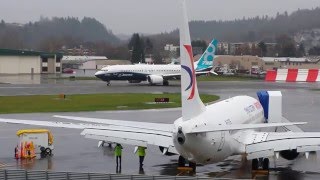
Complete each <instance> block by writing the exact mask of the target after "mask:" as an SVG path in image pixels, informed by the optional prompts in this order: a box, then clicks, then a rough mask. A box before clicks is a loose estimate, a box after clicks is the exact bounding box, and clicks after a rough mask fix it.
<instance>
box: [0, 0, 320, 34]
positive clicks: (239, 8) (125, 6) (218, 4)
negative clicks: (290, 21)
mask: <svg viewBox="0 0 320 180" xmlns="http://www.w3.org/2000/svg"><path fill="white" fill-rule="evenodd" d="M187 6H188V14H189V19H190V20H230V19H235V18H242V17H243V16H245V17H254V16H257V15H260V16H262V15H269V16H274V15H276V13H277V12H284V11H288V12H289V13H291V12H292V11H294V10H297V9H298V8H300V9H306V8H308V9H311V8H314V7H317V6H320V0H187ZM178 10H179V8H178V2H177V0H0V19H3V20H5V21H6V22H17V23H26V22H29V21H36V20H39V18H40V16H44V17H53V16H58V17H67V16H73V17H79V18H83V17H84V16H87V17H94V18H96V19H97V20H99V21H100V22H102V23H103V24H105V25H106V27H107V28H108V29H111V30H112V31H113V32H114V33H115V34H119V33H125V34H131V33H133V32H141V33H159V32H164V31H171V30H173V29H175V28H176V27H178V19H179V18H178V17H177V16H178V15H179V14H178V13H179V12H178Z"/></svg>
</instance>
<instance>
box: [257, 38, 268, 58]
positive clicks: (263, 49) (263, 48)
mask: <svg viewBox="0 0 320 180" xmlns="http://www.w3.org/2000/svg"><path fill="white" fill-rule="evenodd" d="M258 47H259V48H260V51H261V53H260V54H259V56H260V57H264V56H266V54H267V45H266V43H265V42H263V41H261V42H259V44H258Z"/></svg>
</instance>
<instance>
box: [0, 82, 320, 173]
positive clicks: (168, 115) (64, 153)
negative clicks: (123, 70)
mask: <svg viewBox="0 0 320 180" xmlns="http://www.w3.org/2000/svg"><path fill="white" fill-rule="evenodd" d="M171 84H173V85H172V86H169V87H164V86H148V85H147V84H127V83H126V82H112V85H111V86H106V84H105V83H104V82H102V81H70V82H69V81H67V83H66V82H62V83H49V84H26V85H21V84H20V85H19V84H1V85H0V95H30V94H60V93H65V94H74V93H108V92H119V93H128V92H148V93H150V92H152V93H162V92H179V91H180V83H179V82H178V81H176V82H171ZM198 84H199V90H200V92H202V93H210V94H217V95H220V96H221V99H225V98H228V97H232V96H234V95H250V96H253V97H256V92H257V91H258V90H262V89H266V90H281V91H282V93H283V114H284V116H285V117H286V118H288V119H289V120H291V121H294V122H298V121H306V122H308V124H307V125H304V126H302V127H301V128H302V129H303V130H305V131H320V123H318V120H319V117H320V111H319V107H320V91H313V90H312V89H319V88H320V84H319V83H312V84H310V83H267V82H263V81H250V82H199V83H198ZM56 114H59V115H73V116H85V117H98V118H108V119H124V120H130V121H148V122H162V123H172V122H173V121H174V120H175V119H176V118H178V117H179V116H180V114H181V112H180V109H179V108H177V109H166V110H142V111H109V112H108V111H98V112H77V113H32V114H7V115H0V117H2V118H16V119H30V120H51V121H63V120H62V119H57V118H53V117H52V115H56ZM212 117H213V118H214V115H212ZM22 128H31V126H24V125H9V124H0V167H1V166H2V168H17V167H18V168H25V169H33V170H39V169H40V170H45V169H50V170H54V171H76V172H104V173H115V172H116V167H115V159H114V157H113V152H112V151H111V150H110V149H109V148H108V147H105V148H98V147H97V143H98V142H97V141H95V140H90V139H85V138H84V137H82V136H80V132H81V131H79V130H71V129H61V128H50V129H51V130H52V132H53V134H54V136H55V143H54V144H55V150H54V156H53V157H52V158H48V159H41V160H35V161H34V162H22V163H21V162H20V161H19V162H16V160H14V159H13V155H14V151H13V150H14V147H15V146H16V143H17V141H18V138H17V137H16V135H15V132H16V130H18V129H22ZM133 150H134V147H133V146H126V145H124V150H123V165H122V172H121V173H123V174H138V173H145V174H147V175H159V174H160V175H176V174H177V173H178V172H177V170H176V162H177V156H163V155H162V154H161V152H160V151H159V150H158V148H157V147H148V151H147V156H146V159H145V163H144V164H145V167H144V172H139V167H138V157H137V156H136V155H135V154H134V153H133ZM241 159H242V158H241V157H240V156H235V157H231V158H229V159H228V160H226V161H224V162H221V163H217V164H212V165H206V166H199V167H197V175H198V176H210V177H219V178H251V173H250V171H249V170H250V168H251V162H250V161H248V162H246V161H243V162H242V161H241ZM318 162H320V159H319V157H317V156H316V155H314V154H313V155H311V156H310V157H309V160H306V159H305V158H304V157H303V156H301V157H299V158H298V159H296V160H294V161H286V160H284V159H279V160H277V161H276V162H274V161H273V160H271V163H270V164H271V168H273V170H272V171H271V173H270V175H269V177H267V178H269V179H318V178H320V174H319V173H320V167H319V166H318V164H319V163H318Z"/></svg>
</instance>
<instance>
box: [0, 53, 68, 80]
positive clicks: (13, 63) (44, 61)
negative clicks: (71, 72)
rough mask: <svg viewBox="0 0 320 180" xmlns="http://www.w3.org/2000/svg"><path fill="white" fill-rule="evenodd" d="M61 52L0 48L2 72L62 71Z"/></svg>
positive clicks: (45, 72) (0, 69)
mask: <svg viewBox="0 0 320 180" xmlns="http://www.w3.org/2000/svg"><path fill="white" fill-rule="evenodd" d="M62 57H63V55H62V54H61V53H47V52H39V51H31V50H15V49H0V74H50V73H61V71H62V69H61V67H62V66H61V59H62Z"/></svg>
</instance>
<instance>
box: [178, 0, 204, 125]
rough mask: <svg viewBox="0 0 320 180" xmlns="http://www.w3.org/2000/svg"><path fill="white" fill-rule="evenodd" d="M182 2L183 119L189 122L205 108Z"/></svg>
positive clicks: (184, 6) (185, 8)
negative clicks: (198, 84) (199, 89)
mask: <svg viewBox="0 0 320 180" xmlns="http://www.w3.org/2000/svg"><path fill="white" fill-rule="evenodd" d="M180 2H181V7H182V12H183V16H181V17H182V19H181V21H180V22H181V25H180V55H181V56H180V59H181V102H182V119H183V120H184V121H187V120H190V119H192V118H193V117H196V116H198V115H199V114H200V113H202V112H203V111H204V110H205V106H204V104H203V102H202V101H201V99H200V96H199V93H198V87H197V79H196V74H195V69H194V62H193V53H192V46H191V40H190V31H189V22H188V16H187V7H186V2H185V0H181V1H180Z"/></svg>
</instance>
